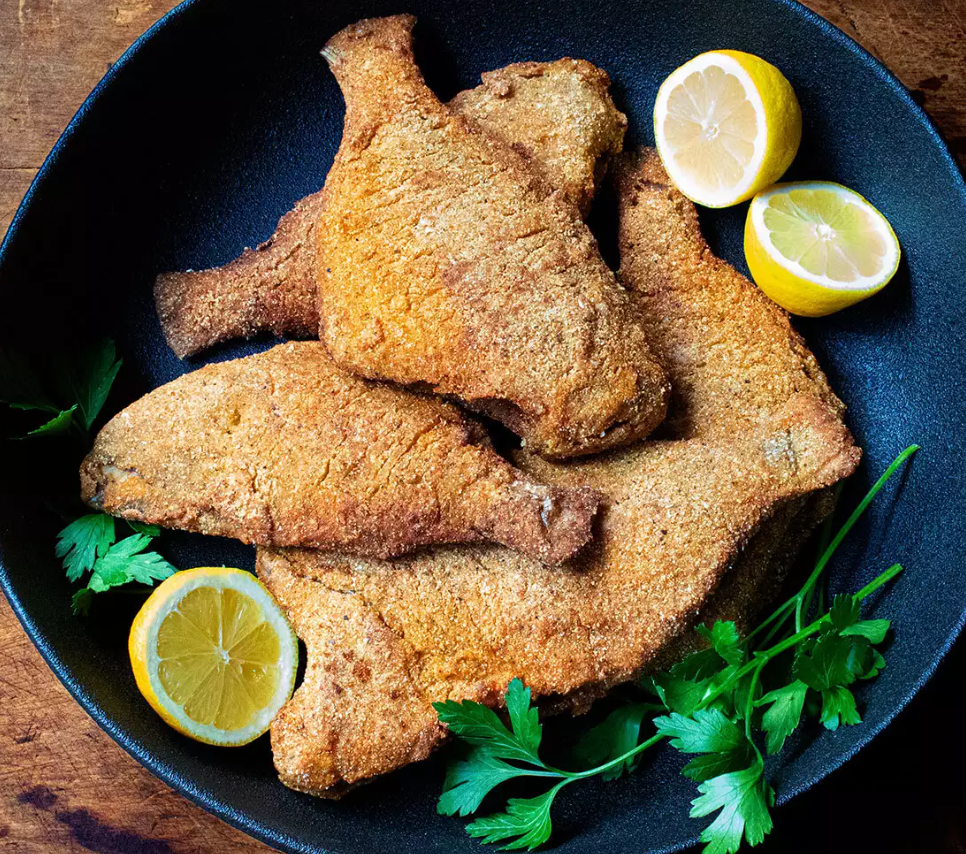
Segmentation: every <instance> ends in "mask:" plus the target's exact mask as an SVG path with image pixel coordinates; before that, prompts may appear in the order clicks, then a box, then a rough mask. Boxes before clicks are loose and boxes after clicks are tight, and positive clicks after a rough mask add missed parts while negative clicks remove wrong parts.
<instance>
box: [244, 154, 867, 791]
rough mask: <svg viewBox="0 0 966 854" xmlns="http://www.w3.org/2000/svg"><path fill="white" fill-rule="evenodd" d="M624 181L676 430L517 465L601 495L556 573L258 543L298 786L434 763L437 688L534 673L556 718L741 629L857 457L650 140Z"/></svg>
mask: <svg viewBox="0 0 966 854" xmlns="http://www.w3.org/2000/svg"><path fill="white" fill-rule="evenodd" d="M618 190H619V205H620V213H621V224H620V228H621V250H622V258H621V260H622V268H621V269H622V277H623V278H624V280H625V283H626V284H627V286H628V287H630V288H632V289H634V290H635V291H636V292H637V293H638V296H637V297H635V299H636V300H637V301H638V308H639V310H640V311H641V313H642V314H643V315H644V316H645V317H646V318H647V322H648V323H649V325H650V327H649V328H650V331H651V332H652V336H653V343H654V347H655V350H656V351H658V352H660V353H661V354H662V357H663V358H665V359H666V361H667V367H668V373H669V374H670V375H671V376H672V378H673V380H674V383H675V394H676V398H675V400H676V409H675V410H674V411H672V416H671V418H670V419H669V423H668V425H667V426H666V427H662V432H664V433H665V434H666V435H667V437H668V438H667V440H665V441H647V442H644V443H643V444H640V445H637V446H634V447H631V448H627V449H624V450H621V451H617V452H612V453H610V454H606V455H602V456H600V457H597V458H594V459H587V460H582V461H577V462H570V463H551V462H548V461H546V460H542V459H540V458H539V457H538V456H536V455H533V454H526V453H523V454H520V455H519V456H518V460H517V462H518V464H519V465H520V466H521V468H523V469H524V470H526V471H527V472H528V473H529V474H530V475H531V476H534V477H538V478H540V479H545V480H547V481H549V482H552V483H554V484H556V485H558V486H559V485H572V484H581V485H587V486H591V487H593V488H594V489H597V490H599V491H600V492H601V493H602V494H603V495H604V502H603V508H602V510H601V512H600V514H599V523H598V530H597V534H596V536H595V539H594V541H593V543H592V544H591V545H590V546H589V547H588V548H587V549H585V550H584V551H583V552H582V553H581V554H580V555H579V556H578V558H577V559H575V560H574V561H572V562H570V563H569V564H568V565H567V566H565V567H564V568H563V569H562V570H557V571H550V570H547V569H545V568H543V567H541V566H539V565H538V564H537V563H535V562H533V561H528V560H527V559H525V558H522V557H520V556H519V555H515V554H513V553H511V552H509V551H507V550H505V549H500V548H497V547H487V548H477V547H459V548H446V549H434V550H432V551H429V552H426V553H423V554H420V555H414V556H411V557H407V558H403V559H401V560H396V561H391V562H377V561H363V560H356V559H352V558H347V557H340V556H338V555H320V554H318V553H316V552H311V551H287V550H270V549H260V550H259V557H258V570H259V574H260V575H261V577H262V578H263V579H264V580H265V582H266V584H268V586H269V588H270V589H271V590H272V591H273V592H274V593H275V595H276V596H277V597H278V598H279V600H280V601H281V603H282V605H283V607H284V608H285V609H286V611H287V613H288V614H289V616H290V618H291V619H292V621H293V625H294V626H295V628H296V631H297V632H298V634H299V635H300V636H301V637H302V638H303V640H305V642H306V644H307V649H308V669H307V671H306V679H305V682H304V683H303V684H302V685H301V686H300V687H299V688H298V689H297V691H296V694H295V696H294V697H293V699H292V700H291V701H290V703H289V704H288V705H287V706H286V707H285V708H284V709H283V710H282V712H281V713H280V714H279V716H278V718H277V719H276V721H275V723H274V724H273V727H272V748H273V753H274V755H275V763H276V767H277V768H278V770H279V775H280V778H281V780H282V782H284V783H285V784H286V785H289V786H292V787H293V788H296V789H300V790H302V791H307V792H311V793H313V794H316V795H321V796H324V797H336V796H338V795H340V794H342V793H343V792H344V791H345V790H346V789H347V788H348V787H349V786H352V785H354V784H357V783H360V782H363V781H365V780H366V779H368V778H370V777H373V776H376V775H378V774H382V773H386V772H388V771H391V770H393V769H394V768H398V767H401V766H403V765H405V764H407V763H408V762H412V761H416V760H418V759H422V758H424V757H425V756H427V755H428V754H429V752H430V751H431V750H432V749H433V748H434V747H435V746H437V745H438V744H440V743H441V741H442V740H443V739H444V738H445V731H444V728H443V727H441V726H440V725H439V723H438V721H437V719H436V715H435V713H434V712H433V709H432V705H431V703H432V702H433V701H435V700H442V699H456V700H462V699H475V700H478V701H480V702H485V703H488V704H490V705H493V706H499V705H501V704H502V702H503V692H504V690H505V688H506V685H507V682H508V681H509V680H510V679H511V678H512V677H514V676H519V677H521V678H523V679H524V681H525V682H526V683H527V684H528V685H529V686H530V688H531V689H532V690H533V691H534V694H535V695H536V696H539V697H540V698H541V702H542V703H543V705H544V707H545V708H546V709H548V710H558V711H559V710H572V711H582V710H585V709H586V708H587V707H588V706H589V705H590V703H592V702H593V701H594V700H595V699H596V698H597V697H599V696H601V695H602V694H604V693H606V691H607V690H608V689H609V688H610V687H612V686H613V685H615V684H618V683H619V682H621V681H624V680H626V679H630V678H632V677H633V676H635V675H637V674H638V673H640V672H642V671H646V670H648V669H653V668H658V667H662V666H665V665H666V664H667V663H669V662H671V661H673V660H675V659H676V658H678V657H680V656H681V655H682V654H684V653H685V652H687V651H688V649H689V648H690V647H691V645H692V638H691V636H690V633H689V632H687V631H686V630H687V629H688V628H690V627H691V626H692V625H693V624H694V623H695V622H696V621H697V620H708V619H710V620H713V619H716V618H718V617H721V618H724V619H737V620H739V621H740V622H745V623H746V622H747V621H748V619H750V616H751V615H752V614H753V613H754V612H755V611H756V610H757V609H758V608H760V607H761V606H762V605H763V604H764V603H765V602H767V600H768V599H769V597H770V596H771V595H772V593H773V592H774V589H775V588H776V587H777V586H778V585H779V584H780V582H781V579H782V577H783V575H784V572H785V571H786V570H787V568H788V566H789V565H790V564H791V562H792V561H793V560H794V557H795V555H796V554H797V552H798V549H799V548H800V546H801V544H802V542H803V541H804V539H805V537H806V536H807V535H808V533H809V532H810V531H811V530H813V528H814V526H815V525H816V524H817V523H818V522H819V521H821V519H823V518H824V517H825V516H826V515H827V514H828V513H829V512H830V509H831V501H830V496H829V494H828V491H827V490H828V487H830V486H831V485H832V484H833V483H835V482H836V481H838V480H840V479H841V478H843V477H846V476H848V475H849V474H851V473H852V471H853V470H854V469H855V467H856V465H857V464H858V461H859V457H860V451H859V449H858V448H857V447H856V446H855V444H854V442H853V440H852V437H851V435H850V434H849V432H848V430H847V429H846V427H845V426H844V424H843V422H842V414H843V406H842V404H841V403H840V402H839V401H838V399H837V398H836V397H835V396H834V394H833V393H832V391H831V390H830V388H829V386H828V383H827V381H826V379H825V377H824V375H823V374H822V372H821V370H820V369H819V368H818V366H817V364H816V362H815V360H814V357H813V356H812V355H811V354H810V353H809V352H808V350H807V349H806V348H805V345H804V344H803V343H802V340H801V338H800V337H799V336H798V335H797V334H796V333H795V332H794V330H793V329H792V328H791V326H790V324H789V322H788V317H787V315H786V314H785V313H784V312H783V311H782V310H781V309H779V308H778V307H777V306H774V305H773V304H772V303H771V302H770V301H768V300H767V298H766V297H765V296H764V295H763V294H761V292H760V291H759V290H758V289H757V288H756V287H755V285H754V284H752V283H751V282H749V281H748V280H747V279H746V278H744V277H743V276H741V275H739V274H738V273H737V272H735V271H734V270H733V269H732V268H731V267H729V266H728V265H727V264H726V263H725V262H723V261H720V260H718V259H716V258H714V257H713V256H712V255H711V254H710V252H709V251H708V250H707V247H706V245H705V244H704V241H703V239H702V238H701V235H700V231H699V229H698V226H697V217H696V214H695V211H694V208H693V206H692V205H691V203H690V202H688V201H687V200H686V199H684V197H683V196H681V195H680V194H679V193H677V191H676V190H674V189H673V188H672V187H670V185H669V181H668V179H667V176H666V175H665V174H664V172H663V170H661V169H660V164H659V162H657V161H656V159H655V156H654V155H653V153H652V152H649V151H644V152H642V153H640V154H638V155H635V156H634V157H631V158H628V159H627V160H626V161H625V162H624V164H623V165H622V167H621V171H620V173H619V178H618ZM684 265H687V266H684ZM719 305H724V306H725V308H724V310H719ZM658 309H659V310H660V312H661V317H660V320H659V321H658V320H656V319H655V316H656V313H657V311H658ZM746 379H747V380H748V382H745V380H746ZM678 384H680V389H678ZM678 413H685V415H683V416H679V415H678Z"/></svg>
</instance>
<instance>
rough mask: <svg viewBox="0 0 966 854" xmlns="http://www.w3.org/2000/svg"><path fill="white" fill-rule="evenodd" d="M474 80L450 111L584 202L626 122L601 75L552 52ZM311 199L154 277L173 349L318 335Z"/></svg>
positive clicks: (316, 207) (315, 210) (317, 204)
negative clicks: (246, 239)
mask: <svg viewBox="0 0 966 854" xmlns="http://www.w3.org/2000/svg"><path fill="white" fill-rule="evenodd" d="M483 81H484V82H483V84H482V85H481V86H478V87H476V88H475V89H471V90H469V91H467V92H463V93H460V94H459V95H457V96H456V98H455V99H454V100H453V101H451V102H450V107H451V108H452V109H453V110H454V112H457V113H459V114H461V115H463V116H466V117H467V118H468V119H472V120H473V121H475V122H476V123H477V124H478V125H479V126H480V127H482V128H483V130H484V131H485V132H487V133H489V134H491V135H493V136H495V137H498V138H499V139H501V140H502V141H503V142H504V143H506V144H507V145H511V146H513V147H515V148H516V149H517V151H519V152H520V153H521V154H523V155H524V156H525V157H526V158H527V160H528V164H529V165H530V167H531V168H533V169H534V170H537V171H542V174H544V176H545V178H546V179H547V182H548V183H549V184H550V185H551V186H553V187H554V188H555V189H557V190H558V192H559V193H560V194H561V195H562V196H563V198H564V199H566V200H567V201H568V202H569V203H571V204H574V205H577V206H579V207H580V208H581V209H586V208H587V206H588V205H589V204H590V200H591V197H592V196H593V193H594V190H595V189H596V186H597V184H598V182H599V181H600V179H601V178H602V177H603V174H604V171H605V169H606V166H607V163H608V162H609V160H610V158H611V156H613V155H615V154H617V153H619V152H620V150H621V146H622V144H623V139H624V130H625V128H626V126H627V118H626V117H625V116H624V114H623V113H621V112H619V111H618V110H617V108H616V107H615V106H614V102H613V101H612V100H611V97H610V94H609V93H608V86H609V79H608V77H607V75H606V74H605V73H604V72H603V71H601V70H600V69H599V68H596V67H594V66H593V65H591V64H590V63H588V62H585V61H583V60H576V59H560V60H557V61H556V62H521V63H517V64H515V65H510V66H508V67H507V68H503V69H500V70H498V71H492V72H489V73H487V74H484V75H483ZM321 203H322V192H321V191H319V192H317V193H313V194H312V195H310V196H307V197H306V198H304V199H302V200H301V201H300V202H299V203H298V204H296V206H295V208H294V209H293V210H292V211H290V212H289V213H287V214H286V215H285V216H284V217H282V219H281V220H280V221H279V224H278V226H277V228H276V231H275V233H274V234H273V235H272V236H271V237H270V238H269V239H268V240H267V241H266V242H265V243H263V244H262V245H261V246H259V247H257V248H256V249H253V250H252V249H248V250H246V251H245V252H244V253H243V254H242V255H241V257H239V258H237V259H235V260H234V261H232V262H231V263H229V264H226V265H224V266H222V267H216V268H213V269H210V270H201V271H188V272H184V273H165V274H163V275H161V276H159V277H158V279H157V281H156V283H155V302H156V305H157V310H158V317H159V318H160V320H161V326H162V328H163V330H164V333H165V337H166V338H167V340H168V344H169V345H170V346H171V349H172V350H174V352H175V354H176V355H177V356H178V357H179V358H185V357H186V356H191V355H194V354H195V353H199V352H201V351H202V350H205V349H207V348H208V347H211V346H213V345H214V344H218V343H221V342H222V341H228V340H230V339H232V338H250V337H252V336H254V335H258V334H259V333H262V332H270V333H272V334H274V335H280V336H283V337H291V338H315V337H317V336H318V323H319V304H318V299H319V293H318V286H317V285H316V281H315V273H316V266H317V262H316V240H315V227H316V225H317V223H318V219H319V214H320V209H321Z"/></svg>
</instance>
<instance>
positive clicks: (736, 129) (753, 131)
mask: <svg viewBox="0 0 966 854" xmlns="http://www.w3.org/2000/svg"><path fill="white" fill-rule="evenodd" d="M654 138H655V139H656V140H657V150H658V154H660V156H661V161H662V162H663V163H664V168H665V169H666V170H667V173H668V175H670V176H671V180H672V181H674V183H675V184H676V185H677V187H678V189H679V190H680V191H681V192H682V193H684V195H686V196H687V197H688V198H689V199H691V200H692V201H694V202H697V203H698V204H699V205H705V206H706V207H711V208H722V207H728V206H729V205H735V204H737V203H738V202H743V201H745V199H750V198H751V197H752V196H753V195H755V193H757V192H758V191H759V190H761V189H763V188H765V187H767V186H768V185H769V184H773V183H774V182H775V181H777V180H778V179H779V178H780V177H781V176H782V175H783V174H784V173H785V170H786V169H788V167H789V166H790V165H791V162H792V160H794V159H795V154H796V152H797V151H798V145H799V143H800V142H801V140H802V110H801V107H799V105H798V99H797V98H796V97H795V92H794V90H793V89H792V85H791V83H789V82H788V80H786V79H785V76H784V75H783V74H782V73H781V72H780V71H779V70H778V69H777V68H775V66H774V65H771V64H770V63H768V62H765V60H763V59H760V58H759V57H757V56H754V55H753V54H750V53H743V52H742V51H739V50H712V51H709V52H708V53H702V54H700V55H699V56H696V57H695V58H694V59H692V60H690V61H689V62H686V63H685V64H684V65H682V66H681V67H680V68H678V69H677V70H676V71H674V72H673V73H672V74H671V75H670V76H669V77H668V78H667V80H665V81H664V83H662V84H661V88H660V89H659V90H658V93H657V100H656V101H655V103H654Z"/></svg>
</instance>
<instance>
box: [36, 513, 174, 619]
mask: <svg viewBox="0 0 966 854" xmlns="http://www.w3.org/2000/svg"><path fill="white" fill-rule="evenodd" d="M125 524H127V525H128V526H130V528H131V529H132V530H133V531H134V533H133V534H131V535H130V536H127V537H125V538H124V539H122V540H118V539H117V530H116V520H115V519H114V518H113V517H112V516H107V515H105V514H104V513H90V514H88V515H87V516H81V517H80V518H79V519H76V520H75V521H73V522H71V523H70V524H69V525H68V526H67V527H66V528H64V530H62V531H61V532H60V533H59V534H58V535H57V547H56V549H55V552H56V555H57V557H59V558H61V560H62V561H63V563H64V569H65V570H66V571H67V578H68V579H69V580H70V581H79V580H80V579H81V578H83V577H84V576H85V575H88V574H89V575H88V578H87V583H86V585H85V586H84V587H82V588H81V589H80V590H78V591H77V592H76V593H75V594H74V596H73V598H72V600H71V606H72V607H73V610H74V613H75V614H86V613H87V612H88V611H89V609H90V606H91V599H92V598H93V595H94V594H95V593H103V592H104V591H105V590H109V589H110V588H112V587H118V586H120V585H122V584H128V583H129V582H131V581H138V582H140V583H141V584H148V585H152V584H154V582H155V581H162V580H164V579H165V578H167V577H168V576H169V575H172V574H173V573H174V572H175V568H174V567H173V566H172V565H171V564H170V563H168V562H167V561H166V560H165V559H164V558H163V557H161V555H159V554H158V553H157V552H154V551H147V548H148V546H149V545H151V542H152V541H153V540H154V538H155V537H157V536H158V535H159V534H160V533H161V529H160V528H158V527H157V526H155V525H143V524H141V523H139V522H126V523H125Z"/></svg>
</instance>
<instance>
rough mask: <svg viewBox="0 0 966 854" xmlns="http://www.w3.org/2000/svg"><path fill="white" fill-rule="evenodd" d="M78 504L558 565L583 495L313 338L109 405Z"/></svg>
mask: <svg viewBox="0 0 966 854" xmlns="http://www.w3.org/2000/svg"><path fill="white" fill-rule="evenodd" d="M81 493H82V498H83V499H84V500H85V501H87V502H88V503H89V504H91V506H93V507H96V508H98V509H100V510H103V511H105V512H107V513H111V514H113V515H116V516H121V517H122V518H125V519H132V520H138V521H141V522H148V523H152V524H158V525H163V526H165V527H171V528H180V529H182V530H187V531H198V532H201V533H204V534H217V535H221V536H227V537H234V538H236V539H239V540H242V541H243V542H246V543H256V544H258V545H273V546H296V545H298V546H310V547H312V548H322V549H334V548H338V549H340V550H342V551H345V552H351V553H354V554H362V555H372V556H380V557H389V556H392V555H399V554H402V553H404V552H407V551H410V550H412V549H414V548H416V547H419V546H424V545H428V544H431V543H454V542H484V541H493V542H499V543H503V544H504V545H506V546H509V547H510V548H514V549H520V550H521V551H523V552H526V553H527V554H528V555H531V556H532V557H534V558H535V559H538V560H540V561H547V562H548V563H559V562H560V561H563V560H565V559H566V558H568V557H570V556H571V555H572V554H573V553H574V552H576V551H577V550H578V549H579V548H580V547H581V546H583V545H584V543H586V542H587V540H588V539H589V538H590V536H591V520H592V518H593V516H594V512H595V510H596V508H597V501H598V499H597V496H596V494H595V493H594V492H593V491H592V490H591V489H585V488H578V489H569V488H559V487H552V486H546V485H544V484H541V483H538V482H536V481H534V480H533V479H531V478H529V477H527V476H526V475H524V474H523V473H522V472H521V471H519V470H517V469H515V468H514V467H513V466H511V465H510V464H509V463H508V462H507V461H506V460H504V459H503V458H502V457H500V456H499V455H498V454H497V453H496V452H495V451H494V450H493V449H492V447H491V446H490V444H489V441H488V439H487V437H486V434H485V432H484V431H483V428H482V427H480V426H479V425H478V424H476V423H474V422H472V421H470V420H468V419H467V418H466V417H465V416H464V415H463V414H462V413H461V412H460V411H459V410H458V409H456V408H455V407H453V406H451V405H449V404H447V403H444V402H443V401H440V400H437V399H435V398H430V397H424V396H420V395H417V394H414V393H413V392H410V391H408V390H405V389H399V388H395V387H392V386H388V385H383V384H380V383H374V382H370V381H368V380H363V379H359V378H358V377H354V376H350V375H348V374H346V373H345V372H344V371H342V370H340V369H339V368H337V367H336V366H335V365H334V364H333V363H332V360H331V359H330V358H329V356H328V354H327V353H326V352H325V348H324V347H323V346H322V345H321V344H320V343H319V342H309V341H305V342H300V343H292V344H284V345H279V346H277V347H275V348H273V349H271V350H269V351H267V352H265V353H261V354H258V355H255V356H248V357H246V358H243V359H236V360H234V361H231V362H222V363H218V364H212V365H208V366H207V367H204V368H202V369H200V370H198V371H194V372H193V373H189V374H185V375H184V376H182V377H180V378H179V379H177V380H175V381H174V382H171V383H168V384H167V385H165V386H162V387H161V388H158V389H156V390H154V391H153V392H151V393H150V394H148V395H146V396H145V397H143V398H141V399H140V400H138V401H137V402H135V403H134V404H132V405H131V406H129V407H128V408H127V409H125V410H123V411H122V412H121V413H119V414H118V415H116V416H115V417H114V418H113V419H112V420H111V421H110V422H109V423H108V424H107V426H106V427H104V429H103V430H102V431H101V432H100V434H99V435H98V437H97V439H96V441H95V442H94V448H93V450H92V451H91V453H90V454H89V455H88V457H87V458H86V459H85V460H84V463H83V464H82V466H81Z"/></svg>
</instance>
